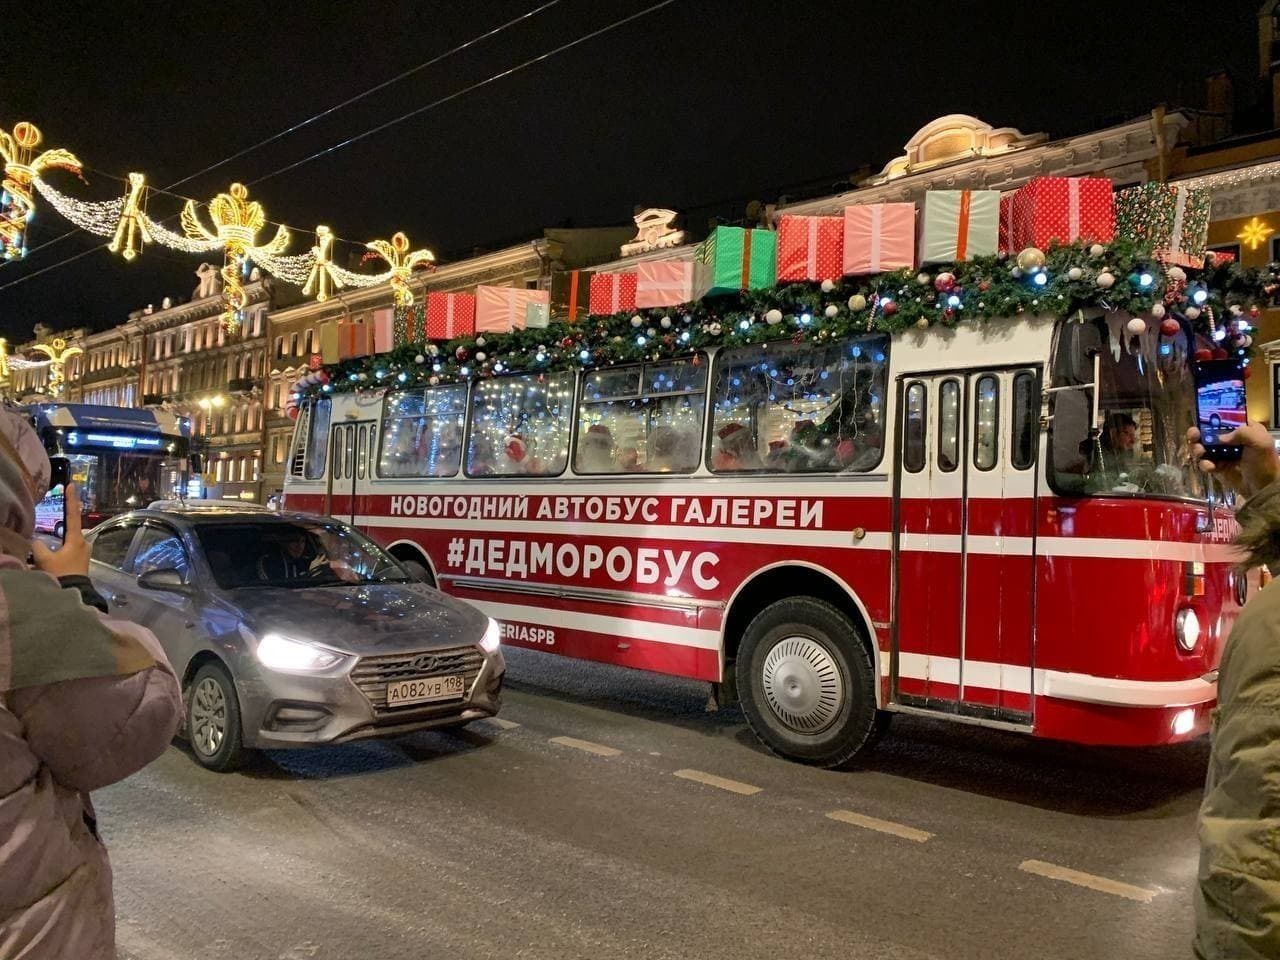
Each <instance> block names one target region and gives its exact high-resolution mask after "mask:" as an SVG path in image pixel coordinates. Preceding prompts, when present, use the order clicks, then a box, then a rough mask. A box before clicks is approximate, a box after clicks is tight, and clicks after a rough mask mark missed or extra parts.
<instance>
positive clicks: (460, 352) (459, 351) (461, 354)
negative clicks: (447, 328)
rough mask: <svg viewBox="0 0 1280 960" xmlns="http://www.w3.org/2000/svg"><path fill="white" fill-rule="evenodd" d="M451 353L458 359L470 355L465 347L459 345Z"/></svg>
mask: <svg viewBox="0 0 1280 960" xmlns="http://www.w3.org/2000/svg"><path fill="white" fill-rule="evenodd" d="M453 355H454V356H455V357H456V358H457V359H459V360H465V359H467V357H469V356H471V354H470V353H469V352H468V351H467V348H466V347H459V348H458V349H457V350H455V351H453Z"/></svg>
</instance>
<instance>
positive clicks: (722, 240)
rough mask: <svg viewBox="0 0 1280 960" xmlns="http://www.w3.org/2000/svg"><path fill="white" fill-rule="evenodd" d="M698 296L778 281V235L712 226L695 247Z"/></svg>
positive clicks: (770, 232)
mask: <svg viewBox="0 0 1280 960" xmlns="http://www.w3.org/2000/svg"><path fill="white" fill-rule="evenodd" d="M695 259H696V260H697V268H696V270H697V274H696V276H697V279H696V286H695V289H694V292H695V293H697V295H698V296H699V297H705V296H714V295H715V294H718V293H735V292H737V291H739V290H764V289H767V288H769V287H772V286H774V284H776V283H777V282H778V235H777V234H776V233H774V232H773V231H772V230H755V229H751V230H748V229H746V228H744V227H716V228H715V229H714V230H712V231H711V236H709V237H707V239H706V240H704V241H702V243H701V245H699V247H698V253H697V257H696V258H695Z"/></svg>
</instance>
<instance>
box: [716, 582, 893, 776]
mask: <svg viewBox="0 0 1280 960" xmlns="http://www.w3.org/2000/svg"><path fill="white" fill-rule="evenodd" d="M736 671H737V681H738V690H739V692H740V695H741V700H742V710H743V713H744V714H746V718H747V723H748V724H749V725H750V726H751V729H752V731H753V732H754V733H755V734H756V736H757V737H759V738H760V740H761V741H762V742H763V743H764V744H765V746H767V747H768V748H769V749H770V750H772V751H773V752H774V753H777V754H779V755H780V756H783V757H787V758H789V759H791V760H799V761H800V762H802V763H811V764H814V765H816V766H821V767H838V766H842V765H843V764H846V763H848V762H849V761H850V760H852V759H853V758H854V757H855V756H856V755H857V754H858V753H859V752H861V751H862V750H864V749H866V748H867V747H869V746H870V745H871V744H872V743H873V742H874V741H875V739H876V737H877V736H878V734H879V733H880V731H881V730H882V729H883V726H884V722H885V719H886V718H887V714H881V712H880V711H879V710H877V709H876V687H875V685H876V683H877V682H879V678H878V676H877V672H876V670H875V665H874V662H873V660H872V657H871V651H870V650H869V648H868V645H867V643H866V642H865V641H864V639H863V636H862V633H861V631H859V630H858V628H857V627H856V626H855V625H854V624H853V622H852V621H851V620H850V619H849V618H848V617H847V616H845V614H843V613H842V612H841V611H840V610H838V609H836V608H835V607H834V606H832V605H831V604H829V603H826V602H824V601H822V600H818V599H816V598H814V597H794V598H792V599H789V600H781V601H779V602H777V603H774V604H771V605H769V606H768V607H765V608H764V610H762V611H761V612H760V613H759V614H757V615H756V618H755V619H754V620H752V621H751V624H750V625H749V626H748V627H747V630H746V632H745V633H744V634H743V637H742V643H741V645H740V646H739V648H738V658H737V667H736Z"/></svg>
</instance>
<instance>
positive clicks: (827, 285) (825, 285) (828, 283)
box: [822, 280, 836, 293]
mask: <svg viewBox="0 0 1280 960" xmlns="http://www.w3.org/2000/svg"><path fill="white" fill-rule="evenodd" d="M835 288H836V285H835V281H834V280H823V281H822V292H823V293H830V292H831V291H832V290H834V289H835Z"/></svg>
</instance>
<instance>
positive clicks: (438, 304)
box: [425, 293, 476, 340]
mask: <svg viewBox="0 0 1280 960" xmlns="http://www.w3.org/2000/svg"><path fill="white" fill-rule="evenodd" d="M426 325H427V326H426V334H425V337H426V339H427V340H452V339H453V338H454V337H466V336H470V335H471V334H473V333H475V332H476V297H475V294H473V293H428V294H427V309H426Z"/></svg>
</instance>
